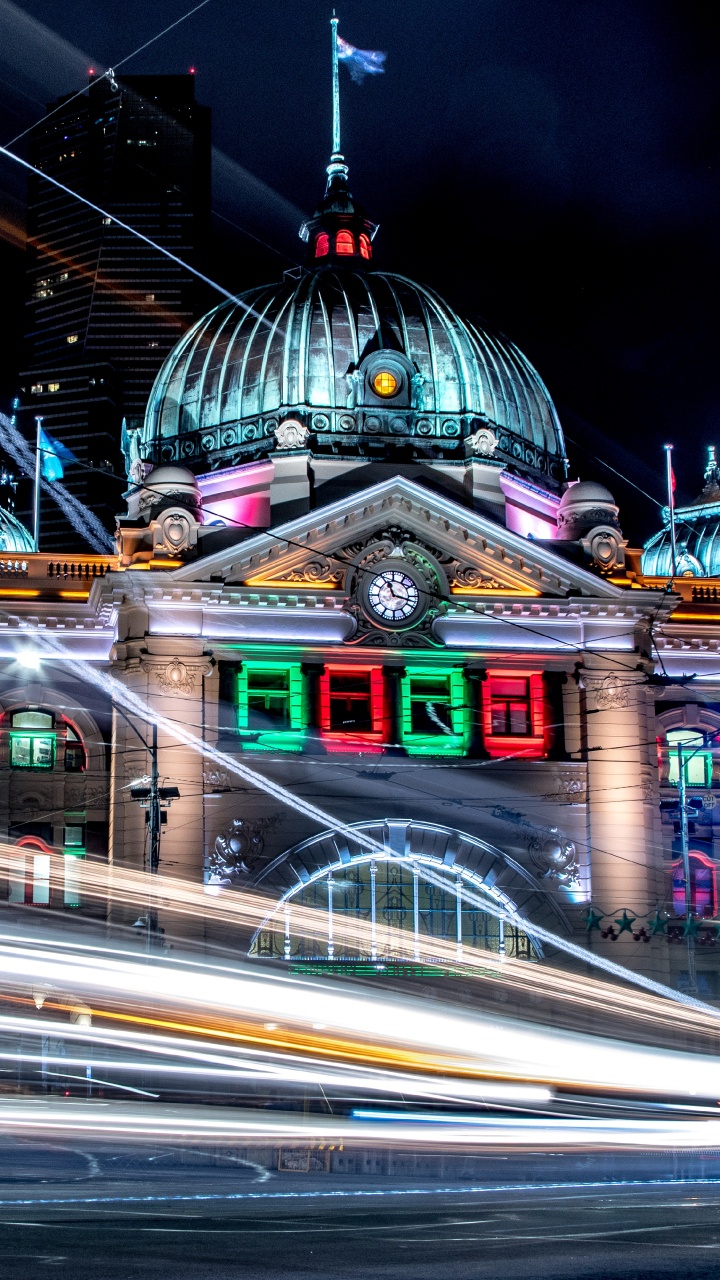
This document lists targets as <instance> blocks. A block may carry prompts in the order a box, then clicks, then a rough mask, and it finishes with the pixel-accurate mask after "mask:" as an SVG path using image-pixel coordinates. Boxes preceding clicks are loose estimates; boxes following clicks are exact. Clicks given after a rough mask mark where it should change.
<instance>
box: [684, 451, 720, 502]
mask: <svg viewBox="0 0 720 1280" xmlns="http://www.w3.org/2000/svg"><path fill="white" fill-rule="evenodd" d="M707 451H708V460H707V465H706V467H705V471H704V472H703V479H704V481H705V485H704V487H703V491H702V493H701V494H700V496H699V497H698V498H696V499H695V501H694V502H691V503H690V506H691V507H705V506H707V505H708V504H709V503H717V502H720V463H719V462H718V459H717V450H716V447H715V445H714V444H709V445H708V447H707Z"/></svg>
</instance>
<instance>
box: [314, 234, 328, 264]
mask: <svg viewBox="0 0 720 1280" xmlns="http://www.w3.org/2000/svg"><path fill="white" fill-rule="evenodd" d="M329 252H330V237H329V235H328V234H327V232H326V231H321V232H320V235H319V236H318V238H317V240H316V241H315V257H316V258H326V257H327V255H328V254H329Z"/></svg>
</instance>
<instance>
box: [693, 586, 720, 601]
mask: <svg viewBox="0 0 720 1280" xmlns="http://www.w3.org/2000/svg"><path fill="white" fill-rule="evenodd" d="M692 598H693V600H697V601H699V602H700V601H703V600H707V601H708V602H712V603H713V604H715V603H717V601H718V600H720V592H719V591H718V589H717V587H693V589H692Z"/></svg>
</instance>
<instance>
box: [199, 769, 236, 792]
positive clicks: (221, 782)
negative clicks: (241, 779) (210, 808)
mask: <svg viewBox="0 0 720 1280" xmlns="http://www.w3.org/2000/svg"><path fill="white" fill-rule="evenodd" d="M203 786H204V787H222V788H225V787H229V786H230V777H229V774H227V773H225V771H224V770H223V769H206V770H205V772H204V773H203Z"/></svg>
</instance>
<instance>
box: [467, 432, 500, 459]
mask: <svg viewBox="0 0 720 1280" xmlns="http://www.w3.org/2000/svg"><path fill="white" fill-rule="evenodd" d="M465 443H466V444H467V445H468V448H469V449H470V452H471V453H477V454H479V456H480V457H481V458H492V456H493V454H494V453H495V450H496V449H497V447H498V438H497V436H496V435H495V432H494V431H492V430H491V429H490V427H479V428H478V430H477V431H474V432H473V434H472V435H471V436H468V437H467V440H466V442H465Z"/></svg>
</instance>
